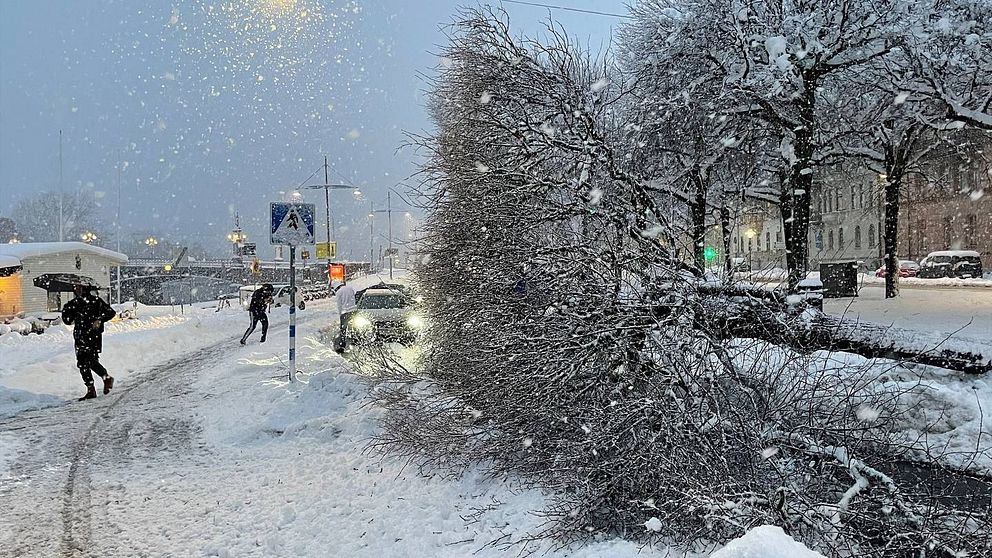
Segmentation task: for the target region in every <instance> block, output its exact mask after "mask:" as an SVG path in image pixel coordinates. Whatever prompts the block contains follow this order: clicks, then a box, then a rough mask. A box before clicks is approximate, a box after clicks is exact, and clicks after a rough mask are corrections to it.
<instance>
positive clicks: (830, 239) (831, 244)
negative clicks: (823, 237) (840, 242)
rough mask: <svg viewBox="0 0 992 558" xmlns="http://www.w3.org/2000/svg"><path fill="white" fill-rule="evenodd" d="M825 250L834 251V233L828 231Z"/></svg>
mask: <svg viewBox="0 0 992 558" xmlns="http://www.w3.org/2000/svg"><path fill="white" fill-rule="evenodd" d="M827 249H828V250H833V249H834V231H830V232H828V233H827Z"/></svg>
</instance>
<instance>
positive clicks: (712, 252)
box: [703, 246, 716, 262]
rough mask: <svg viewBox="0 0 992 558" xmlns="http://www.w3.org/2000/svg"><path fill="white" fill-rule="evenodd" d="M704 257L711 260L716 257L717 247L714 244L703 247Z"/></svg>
mask: <svg viewBox="0 0 992 558" xmlns="http://www.w3.org/2000/svg"><path fill="white" fill-rule="evenodd" d="M703 259H704V260H706V261H708V262H711V261H713V260H715V259H716V249H715V248H713V247H712V246H707V247H706V248H703Z"/></svg>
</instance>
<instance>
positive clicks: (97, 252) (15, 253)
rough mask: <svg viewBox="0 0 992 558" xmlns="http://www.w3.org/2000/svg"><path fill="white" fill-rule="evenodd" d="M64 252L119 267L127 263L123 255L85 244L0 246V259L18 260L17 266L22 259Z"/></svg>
mask: <svg viewBox="0 0 992 558" xmlns="http://www.w3.org/2000/svg"><path fill="white" fill-rule="evenodd" d="M66 252H82V253H84V254H92V255H94V256H101V257H104V258H107V259H108V260H110V261H112V262H114V263H117V264H121V265H123V264H126V263H127V256H125V255H124V254H121V253H120V252H114V251H113V250H107V249H106V248H100V247H99V246H93V245H91V244H86V243H85V242H21V243H19V244H0V257H5V256H6V257H7V258H15V259H17V260H18V263H17V265H21V264H20V261H21V260H23V259H24V258H36V257H39V256H51V255H54V254H64V253H66Z"/></svg>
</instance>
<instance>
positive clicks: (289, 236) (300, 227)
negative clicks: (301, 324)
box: [269, 202, 314, 382]
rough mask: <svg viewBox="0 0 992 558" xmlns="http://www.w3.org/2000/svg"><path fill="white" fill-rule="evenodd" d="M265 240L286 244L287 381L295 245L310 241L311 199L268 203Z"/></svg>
mask: <svg viewBox="0 0 992 558" xmlns="http://www.w3.org/2000/svg"><path fill="white" fill-rule="evenodd" d="M269 211H270V213H271V227H270V229H269V241H270V242H271V243H272V244H285V245H288V246H289V381H290V382H295V381H296V246H297V245H300V244H302V245H310V244H313V241H314V235H313V213H314V205H313V204H312V203H280V202H273V203H271V204H270V205H269Z"/></svg>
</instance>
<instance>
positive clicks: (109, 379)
mask: <svg viewBox="0 0 992 558" xmlns="http://www.w3.org/2000/svg"><path fill="white" fill-rule="evenodd" d="M112 389H114V377H113V376H104V377H103V394H104V395H107V394H108V393H110V390H112Z"/></svg>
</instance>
